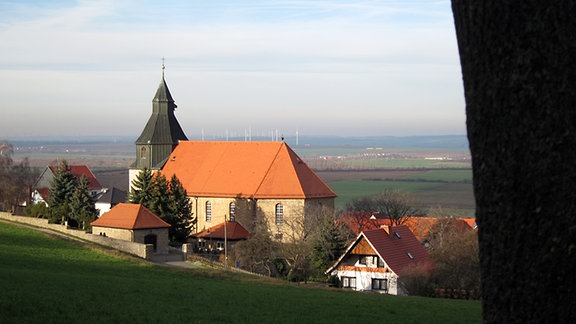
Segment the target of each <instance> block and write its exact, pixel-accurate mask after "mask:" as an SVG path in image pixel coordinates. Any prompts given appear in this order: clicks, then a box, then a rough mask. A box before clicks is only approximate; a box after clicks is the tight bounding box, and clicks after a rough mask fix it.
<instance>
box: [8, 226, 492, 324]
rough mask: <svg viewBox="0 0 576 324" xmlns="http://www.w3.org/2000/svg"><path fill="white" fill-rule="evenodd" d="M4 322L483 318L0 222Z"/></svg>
mask: <svg viewBox="0 0 576 324" xmlns="http://www.w3.org/2000/svg"><path fill="white" fill-rule="evenodd" d="M0 291H1V294H0V322H2V323H16V322H18V323H22V322H34V323H37V322H42V323H61V322H107V323H109V322H113V323H114V322H130V323H141V322H144V323H149V322H165V323H169V322H170V323H173V322H177V323H178V322H180V323H181V322H188V323H214V322H236V323H248V322H249V323H257V322H266V323H270V322H272V323H274V322H286V323H294V322H301V323H309V322H312V323H337V322H357V321H358V320H362V321H363V322H367V321H384V322H387V323H400V322H401V323H430V322H438V323H446V322H449V323H474V322H480V320H481V318H480V303H479V302H477V301H462V300H445V299H431V298H419V297H395V296H387V295H378V294H370V293H357V292H349V291H342V290H331V289H318V288H310V287H306V286H304V285H301V286H296V285H290V284H287V283H283V282H278V281H274V280H270V279H266V278H254V277H248V276H245V275H240V274H237V273H225V272H218V271H216V270H214V271H207V270H190V269H172V268H165V267H158V266H153V265H150V264H148V263H144V262H140V261H137V260H134V259H126V258H123V257H120V256H117V255H114V254H113V253H110V252H104V251H102V250H95V249H93V248H90V247H87V246H81V245H78V244H77V243H74V242H70V241H66V240H62V239H58V238H54V237H49V236H46V235H45V234H42V233H38V232H35V231H32V230H29V229H25V228H21V227H16V226H14V225H11V224H6V223H3V222H0Z"/></svg>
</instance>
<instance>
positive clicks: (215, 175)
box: [162, 141, 336, 198]
mask: <svg viewBox="0 0 576 324" xmlns="http://www.w3.org/2000/svg"><path fill="white" fill-rule="evenodd" d="M162 173H163V174H164V175H165V176H166V178H168V179H170V178H171V177H172V175H173V174H176V175H177V176H178V178H179V179H180V182H182V185H183V186H184V188H185V189H186V191H187V192H188V195H191V196H200V197H206V196H210V197H238V198H321V197H336V194H335V193H334V191H332V190H331V189H330V187H328V186H327V185H326V184H325V183H324V182H323V181H322V180H321V179H320V178H319V177H318V176H317V175H316V174H315V173H314V171H312V169H310V168H309V167H308V166H307V165H306V163H304V161H302V160H301V159H300V157H298V155H296V153H295V152H294V151H293V150H292V149H291V148H290V147H289V146H288V145H286V143H284V142H204V141H202V142H200V141H181V142H180V143H179V144H178V146H177V147H176V149H174V151H173V152H172V154H171V155H170V157H169V158H168V160H167V161H166V164H165V165H164V167H163V168H162Z"/></svg>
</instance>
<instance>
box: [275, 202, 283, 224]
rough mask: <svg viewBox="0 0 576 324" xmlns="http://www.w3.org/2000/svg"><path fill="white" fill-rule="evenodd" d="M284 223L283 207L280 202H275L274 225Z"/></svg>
mask: <svg viewBox="0 0 576 324" xmlns="http://www.w3.org/2000/svg"><path fill="white" fill-rule="evenodd" d="M282 224H284V207H283V206H282V204H276V225H282Z"/></svg>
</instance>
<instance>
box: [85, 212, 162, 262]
mask: <svg viewBox="0 0 576 324" xmlns="http://www.w3.org/2000/svg"><path fill="white" fill-rule="evenodd" d="M91 225H92V234H94V235H100V236H106V237H111V238H115V239H119V240H124V241H130V242H136V243H142V244H152V245H153V246H154V251H155V252H167V251H168V248H169V243H170V241H169V238H168V229H169V228H170V224H168V223H166V222H165V221H163V220H162V219H161V218H160V217H158V216H156V215H155V214H154V213H153V212H151V211H150V210H149V209H148V208H146V207H144V206H142V205H140V204H127V203H119V204H117V205H116V206H114V207H113V208H112V209H110V211H109V212H107V213H105V214H104V215H102V216H101V217H100V218H98V219H97V220H95V221H93V222H92V223H91Z"/></svg>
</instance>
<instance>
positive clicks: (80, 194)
mask: <svg viewBox="0 0 576 324" xmlns="http://www.w3.org/2000/svg"><path fill="white" fill-rule="evenodd" d="M70 218H72V219H73V220H75V221H76V222H77V223H78V226H82V229H84V230H85V229H86V228H87V227H88V224H90V222H92V221H93V220H95V219H96V208H95V207H94V197H92V195H91V194H90V187H89V184H88V179H87V178H86V176H85V175H82V177H80V180H79V181H78V186H77V187H76V189H75V190H74V193H73V194H72V197H71V200H70Z"/></svg>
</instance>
